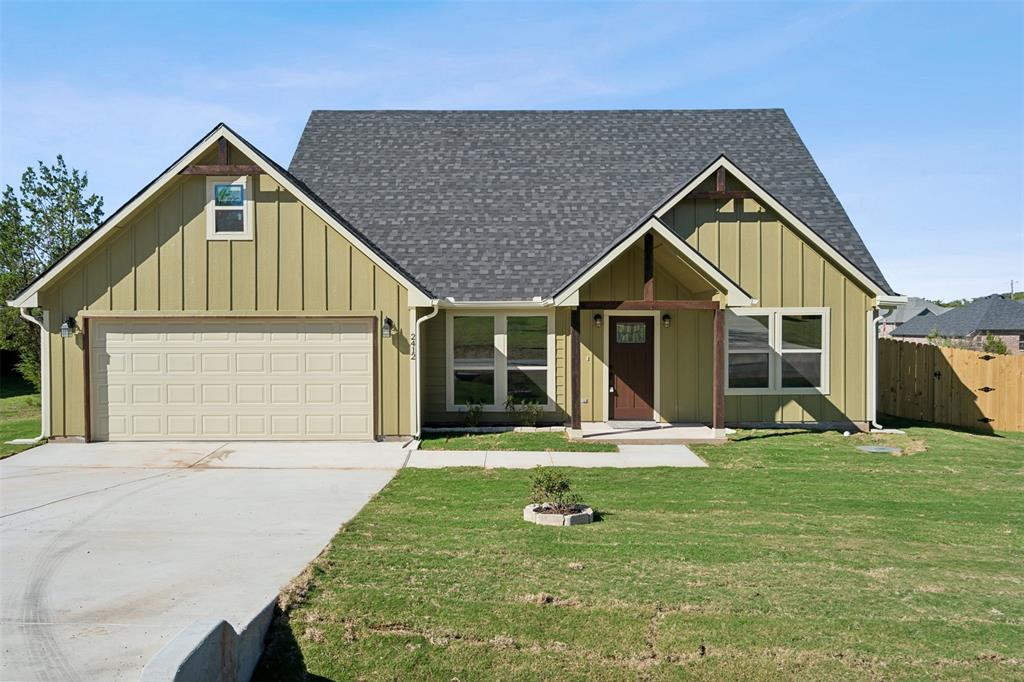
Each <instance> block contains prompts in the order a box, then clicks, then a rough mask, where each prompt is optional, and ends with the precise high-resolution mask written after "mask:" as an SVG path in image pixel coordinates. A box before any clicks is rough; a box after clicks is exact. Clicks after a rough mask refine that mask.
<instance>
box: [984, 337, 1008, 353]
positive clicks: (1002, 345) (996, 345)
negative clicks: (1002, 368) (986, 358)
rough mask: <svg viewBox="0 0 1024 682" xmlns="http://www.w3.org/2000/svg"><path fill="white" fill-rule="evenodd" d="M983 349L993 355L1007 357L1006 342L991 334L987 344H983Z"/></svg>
mask: <svg viewBox="0 0 1024 682" xmlns="http://www.w3.org/2000/svg"><path fill="white" fill-rule="evenodd" d="M981 349H982V350H983V351H985V352H986V353H992V354H993V355H1006V342H1005V341H1003V340H1002V339H1000V338H997V337H995V336H992V335H991V334H989V335H988V336H986V337H985V343H983V344H982V346H981Z"/></svg>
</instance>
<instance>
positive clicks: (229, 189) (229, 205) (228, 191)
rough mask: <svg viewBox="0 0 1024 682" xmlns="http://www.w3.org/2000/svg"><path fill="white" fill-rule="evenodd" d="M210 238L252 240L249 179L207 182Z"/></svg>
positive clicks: (213, 178) (222, 179) (245, 177)
mask: <svg viewBox="0 0 1024 682" xmlns="http://www.w3.org/2000/svg"><path fill="white" fill-rule="evenodd" d="M206 238H207V239H252V198H251V193H250V192H249V178H248V177H247V176H243V177H240V178H216V177H211V178H207V180H206Z"/></svg>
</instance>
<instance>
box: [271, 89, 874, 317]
mask: <svg viewBox="0 0 1024 682" xmlns="http://www.w3.org/2000/svg"><path fill="white" fill-rule="evenodd" d="M722 154H725V155H726V156H728V157H729V159H730V160H731V161H732V162H733V163H735V164H736V165H738V166H739V167H740V168H741V169H742V170H743V171H744V172H746V173H747V174H748V175H750V176H751V178H752V179H753V180H754V181H755V182H757V183H758V184H760V185H761V186H762V187H764V188H765V189H766V190H767V191H768V192H770V193H771V194H772V195H773V196H774V197H775V198H776V199H778V200H779V201H781V202H782V203H783V204H784V205H785V206H786V207H787V208H788V209H789V210H790V211H792V212H793V213H794V214H796V215H797V216H798V217H799V218H800V219H801V220H803V221H804V222H805V223H806V224H807V225H808V226H809V227H810V228H811V229H813V230H814V231H815V232H817V233H818V235H820V236H821V237H822V238H823V239H825V240H826V241H828V242H829V243H830V244H832V246H833V247H835V248H836V249H837V250H839V251H840V252H841V253H843V254H844V255H845V256H846V257H847V258H848V259H849V260H850V261H851V262H852V263H853V264H854V265H856V266H857V267H858V268H859V269H860V270H861V271H862V272H864V274H866V275H867V276H868V277H869V278H870V279H872V280H873V281H874V282H876V283H877V284H878V285H879V286H880V287H881V288H882V289H884V290H885V291H886V292H887V293H892V291H891V289H890V288H889V286H888V283H887V282H886V281H885V278H884V277H883V275H882V273H881V272H880V271H879V269H878V266H877V265H876V264H875V261H874V259H873V258H872V257H871V254H870V253H868V250H867V248H866V247H865V246H864V243H863V241H862V240H861V238H860V235H858V234H857V231H856V229H855V228H854V227H853V225H852V224H851V222H850V219H849V217H848V216H847V215H846V212H845V211H844V210H843V207H842V206H841V205H840V203H839V201H838V199H836V196H835V194H834V193H833V192H832V190H831V188H830V187H829V185H828V183H827V182H826V180H825V178H824V176H822V174H821V171H820V170H819V169H818V166H817V164H815V162H814V160H813V159H812V158H811V155H810V154H809V153H808V151H807V148H806V147H805V146H804V144H803V142H802V141H801V139H800V137H799V135H797V133H796V130H794V128H793V125H792V123H791V122H790V120H789V117H788V116H786V114H785V112H784V111H782V110H781V109H757V110H706V111H695V110H694V111H691V110H684V111H314V112H313V113H312V114H311V115H310V117H309V121H308V122H307V123H306V128H305V130H303V133H302V138H301V140H300V141H299V145H298V148H297V149H296V151H295V156H294V157H293V158H292V162H291V165H290V167H289V170H290V171H291V172H292V173H293V174H294V175H295V176H297V177H298V178H299V179H300V180H301V181H302V182H303V183H305V184H306V185H307V186H308V187H309V188H310V189H311V190H312V191H313V192H315V193H316V194H317V195H318V196H319V197H320V198H322V199H323V200H324V201H325V202H326V203H327V204H329V205H330V206H331V207H333V208H334V210H335V211H337V212H338V213H339V214H341V215H342V216H344V217H345V218H346V219H348V221H349V222H351V223H352V224H353V225H354V226H355V227H356V228H357V229H358V230H359V231H361V232H362V234H364V235H366V237H367V238H369V239H370V240H372V241H373V242H374V243H375V244H377V245H378V246H379V247H380V248H381V249H382V250H383V251H384V252H385V253H387V254H389V255H390V256H391V258H393V259H394V260H395V261H396V262H397V263H399V264H401V266H402V267H403V269H405V270H406V271H408V272H409V273H411V275H412V276H413V277H414V278H415V279H416V280H417V281H418V282H420V283H422V284H423V285H424V286H426V288H427V289H429V290H430V292H431V293H433V294H434V295H436V296H453V297H455V298H456V299H459V300H524V299H529V298H532V297H534V296H550V295H552V294H553V293H555V292H557V291H558V290H559V289H560V288H561V287H562V286H563V285H564V284H566V283H567V282H568V281H569V280H570V279H571V278H572V277H573V276H575V275H576V274H578V273H579V272H580V271H581V270H582V269H584V268H585V267H587V266H588V265H589V264H590V263H592V262H593V261H595V260H596V259H598V258H599V257H600V256H601V255H602V254H603V253H604V252H605V251H606V250H607V249H608V248H609V247H610V246H612V245H613V243H614V242H615V241H617V240H618V239H619V238H620V237H622V236H623V235H624V234H625V233H626V232H628V231H629V230H631V229H632V228H633V227H634V226H636V225H637V224H638V223H639V222H640V221H641V220H643V219H645V218H646V217H647V216H648V214H649V213H650V212H651V211H652V210H653V209H654V208H656V207H657V206H658V205H659V204H661V203H662V202H663V201H664V200H665V199H667V198H668V197H669V196H670V195H671V194H672V193H673V192H674V191H675V190H678V189H679V188H680V187H681V186H682V185H684V184H685V183H686V182H687V181H689V180H691V179H692V178H693V177H694V176H695V175H697V174H698V173H699V172H701V171H702V170H703V169H704V168H706V167H707V166H708V165H709V164H710V163H711V162H713V161H714V160H715V159H717V158H718V157H719V156H720V155H722Z"/></svg>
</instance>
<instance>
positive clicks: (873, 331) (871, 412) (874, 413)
mask: <svg viewBox="0 0 1024 682" xmlns="http://www.w3.org/2000/svg"><path fill="white" fill-rule="evenodd" d="M879 298H880V299H881V298H882V297H879ZM887 298H903V302H904V303H905V302H906V298H905V297H902V296H900V297H896V296H893V297H887ZM886 303H890V306H891V303H892V302H891V301H886ZM890 306H886V307H885V310H886V314H885V315H879V316H877V317H875V318H874V320H871V319H870V317H871V316H874V313H875V310H876V308H872V309H871V310H869V311H868V316H869V320H868V357H869V359H870V362H869V363H868V424H869V426H870V428H873V429H880V430H881V429H884V428H885V427H884V426H882V425H881V424H879V423H878V326H879V325H880V324H881V323H882V322H884V321H885V320H886V319H888V318H889V316H890V315H892V314H893V313H894V312H896V308H895V307H890ZM877 309H878V310H880V309H881V307H879V308H877Z"/></svg>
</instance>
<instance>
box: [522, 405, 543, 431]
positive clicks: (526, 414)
mask: <svg viewBox="0 0 1024 682" xmlns="http://www.w3.org/2000/svg"><path fill="white" fill-rule="evenodd" d="M542 414H544V406H543V405H541V404H539V403H523V409H522V410H520V411H519V423H521V424H522V425H523V426H536V425H537V420H538V419H540V416H541V415H542Z"/></svg>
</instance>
